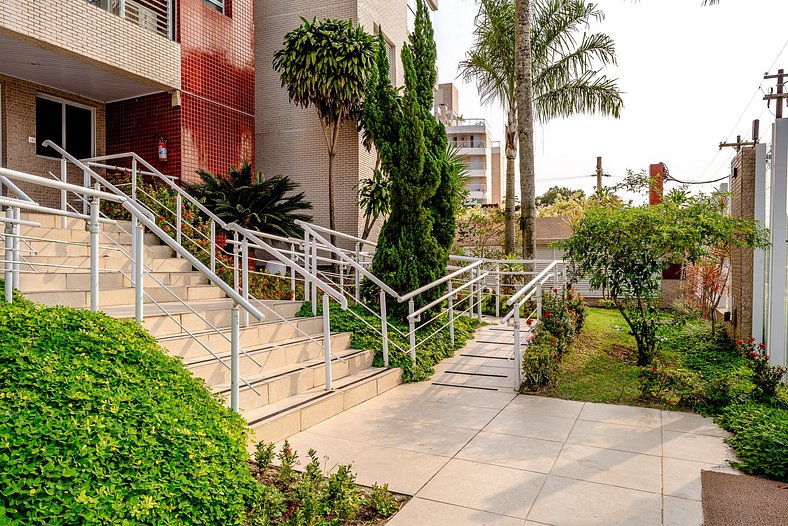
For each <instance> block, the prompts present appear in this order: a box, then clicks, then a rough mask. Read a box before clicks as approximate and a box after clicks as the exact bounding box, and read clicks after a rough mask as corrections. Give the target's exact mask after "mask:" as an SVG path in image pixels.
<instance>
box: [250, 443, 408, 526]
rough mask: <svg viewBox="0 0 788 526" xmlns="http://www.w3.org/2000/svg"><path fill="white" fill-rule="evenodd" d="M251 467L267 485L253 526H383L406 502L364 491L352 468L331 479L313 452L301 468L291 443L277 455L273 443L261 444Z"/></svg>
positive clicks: (384, 492) (378, 490)
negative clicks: (275, 525)
mask: <svg viewBox="0 0 788 526" xmlns="http://www.w3.org/2000/svg"><path fill="white" fill-rule="evenodd" d="M250 467H251V469H252V472H253V473H254V475H255V477H256V478H257V480H258V481H259V482H261V484H262V485H261V493H260V496H259V498H258V500H257V502H256V503H255V505H254V506H253V507H252V509H251V510H250V513H249V521H248V524H249V526H268V525H273V524H280V525H288V526H309V525H316V526H317V525H320V526H331V525H340V524H342V525H350V524H352V525H372V524H381V523H383V522H385V521H386V519H387V518H388V517H390V516H392V515H393V514H395V513H396V512H397V510H399V508H400V506H401V505H402V503H403V502H405V501H406V498H405V497H404V496H395V495H393V494H391V493H389V491H388V486H387V485H385V484H384V485H383V486H379V485H377V484H374V485H373V486H372V488H370V489H364V488H361V487H359V486H358V485H356V483H355V475H354V474H353V471H352V466H350V465H341V466H337V467H336V468H335V469H332V470H331V472H330V473H327V472H326V471H325V470H324V467H323V466H322V465H321V463H320V458H319V456H318V454H317V452H316V451H315V450H313V449H310V450H309V451H308V453H307V456H306V458H304V459H303V464H302V465H300V466H299V455H298V452H297V451H295V450H294V449H293V448H292V447H291V446H290V443H289V442H288V441H287V440H285V441H284V443H283V444H282V446H281V448H280V450H279V452H278V453H277V452H276V449H275V444H273V443H266V442H260V443H259V444H257V450H256V452H255V454H254V457H253V459H252V461H250Z"/></svg>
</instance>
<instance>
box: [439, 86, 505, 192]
mask: <svg viewBox="0 0 788 526" xmlns="http://www.w3.org/2000/svg"><path fill="white" fill-rule="evenodd" d="M435 116H436V117H437V118H438V120H440V121H441V122H442V123H443V124H444V125H445V126H446V135H448V138H449V144H450V145H452V146H454V147H455V148H456V149H457V152H458V154H459V155H460V156H461V157H462V160H463V161H464V162H465V165H466V167H467V168H468V173H467V181H466V184H465V188H466V190H467V191H468V204H471V205H487V204H500V203H501V196H500V193H498V195H497V197H498V201H497V202H496V200H495V196H496V192H495V190H494V189H493V172H494V168H493V161H494V159H493V143H492V135H491V132H490V128H489V126H488V125H487V121H485V120H484V119H471V118H465V117H463V116H462V115H461V114H460V113H459V95H458V92H457V88H456V87H455V86H454V84H452V83H445V84H440V85H439V86H438V90H437V92H436V94H435ZM498 170H499V175H498V177H499V181H498V183H497V184H498V185H499V186H500V145H499V149H498Z"/></svg>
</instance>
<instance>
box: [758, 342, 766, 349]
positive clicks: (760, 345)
mask: <svg viewBox="0 0 788 526" xmlns="http://www.w3.org/2000/svg"><path fill="white" fill-rule="evenodd" d="M758 348H759V349H766V344H765V343H759V344H758Z"/></svg>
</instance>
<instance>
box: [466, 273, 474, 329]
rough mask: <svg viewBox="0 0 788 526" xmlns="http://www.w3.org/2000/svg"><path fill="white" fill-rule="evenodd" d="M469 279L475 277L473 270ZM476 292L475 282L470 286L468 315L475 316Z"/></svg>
mask: <svg viewBox="0 0 788 526" xmlns="http://www.w3.org/2000/svg"><path fill="white" fill-rule="evenodd" d="M468 278H469V279H473V270H471V274H470V276H468ZM474 295H475V293H474V291H473V283H471V285H470V286H469V287H468V317H469V318H473V297H474Z"/></svg>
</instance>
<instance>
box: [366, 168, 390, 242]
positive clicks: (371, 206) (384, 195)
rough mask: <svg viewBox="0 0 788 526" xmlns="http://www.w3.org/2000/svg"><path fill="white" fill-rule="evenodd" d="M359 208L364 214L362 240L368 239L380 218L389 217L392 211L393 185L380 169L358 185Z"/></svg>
mask: <svg viewBox="0 0 788 526" xmlns="http://www.w3.org/2000/svg"><path fill="white" fill-rule="evenodd" d="M358 206H359V207H361V211H362V212H363V213H364V232H363V233H362V234H361V239H367V237H369V234H370V233H372V227H374V226H375V223H376V222H377V221H378V218H380V217H385V216H387V215H388V213H389V211H390V210H391V184H390V181H389V178H388V177H386V176H385V175H384V174H383V172H382V171H381V170H380V169H378V168H376V169H375V170H374V171H373V172H372V177H370V178H369V179H364V180H362V181H361V182H360V183H359V184H358Z"/></svg>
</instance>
